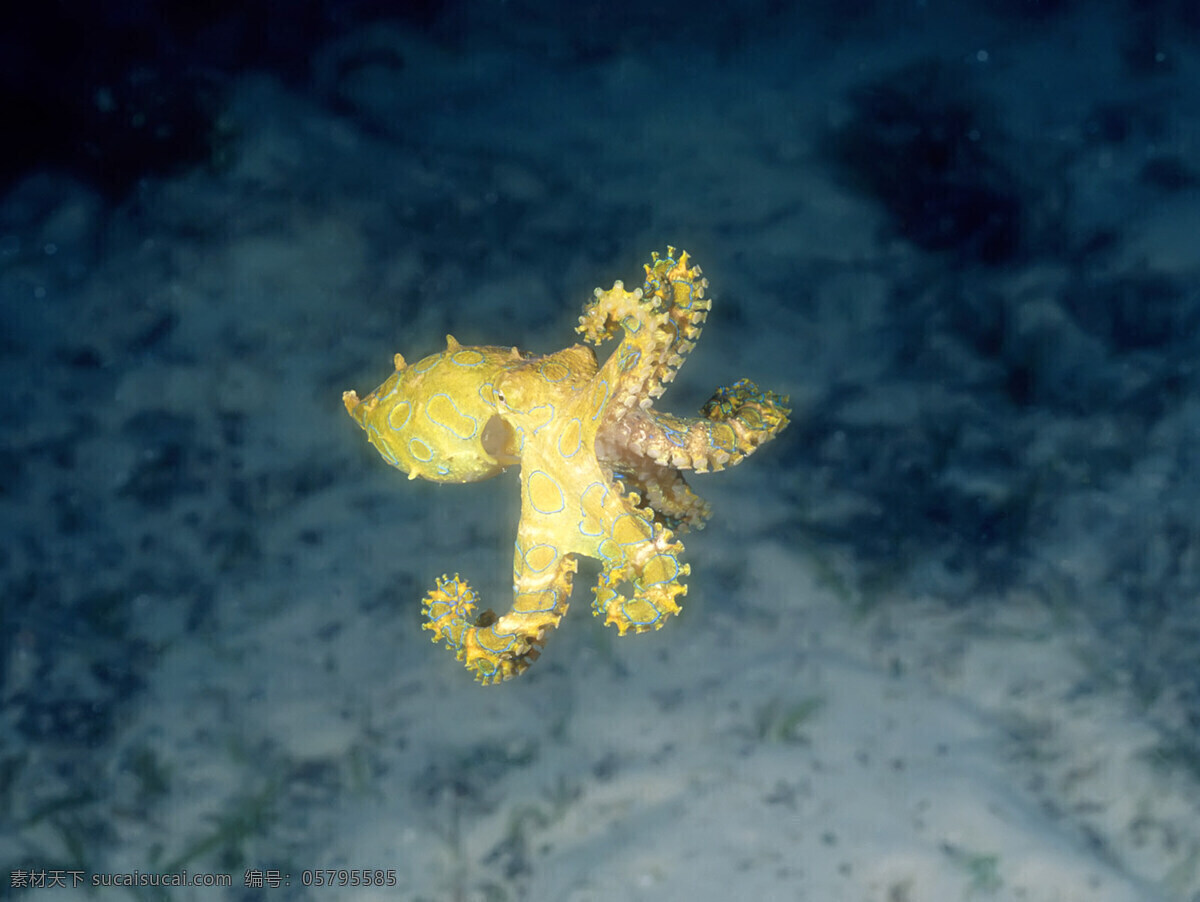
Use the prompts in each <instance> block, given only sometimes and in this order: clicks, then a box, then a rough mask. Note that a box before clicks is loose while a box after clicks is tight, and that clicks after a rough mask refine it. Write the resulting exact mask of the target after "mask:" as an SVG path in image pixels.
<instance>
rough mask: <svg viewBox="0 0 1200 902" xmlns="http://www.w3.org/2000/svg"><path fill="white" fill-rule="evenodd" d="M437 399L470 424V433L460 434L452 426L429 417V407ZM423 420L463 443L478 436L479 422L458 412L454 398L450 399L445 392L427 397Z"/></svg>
mask: <svg viewBox="0 0 1200 902" xmlns="http://www.w3.org/2000/svg"><path fill="white" fill-rule="evenodd" d="M439 398H440V399H444V400H445V402H446V403H447V404H449V405H450V409H451V410H453V411H454V412H455V413H456V414H458V416H460V417H462V418H463V419H464V420H466V421H468V422H469V423H470V424H471V431H470V432H460V431H459V430H457V429H455V428H454V426H452V425H451V424H449V423H443V422H442V421H441V420H437V419H435V418H434V417H433V416H431V415H430V412H429V405H430V404H431V403H432V402H433V401H435V400H438V399H439ZM425 419H427V420H429V422H431V423H433V425H435V426H438V427H440V428H442V429H445V430H446V431H447V432H449V433H450V434H451V435H452V436H454V437H455V438H457V439H461V440H463V441H467V440H468V439H473V438H474V437H475V436H477V435H478V434H479V421H478V420H477V419H475V417H473V416H471V415H470V414H467V413H463V412H462V411H461V410H459V409H458V404H456V403H455V401H454V398H452V397H451V396H450V395H448V394H446V393H445V392H438V393H437V394H436V395H430V396H429V400H428V401H426V402H425Z"/></svg>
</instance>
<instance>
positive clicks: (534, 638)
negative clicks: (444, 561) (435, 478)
mask: <svg viewBox="0 0 1200 902" xmlns="http://www.w3.org/2000/svg"><path fill="white" fill-rule="evenodd" d="M517 556H518V558H519V557H520V556H521V551H520V548H519V547H518V551H517ZM577 567H578V564H577V563H576V561H575V558H574V556H573V555H566V556H564V557H563V558H562V560H561V561H560V562H559V564H558V566H557V567H555V568H553V571H552V572H551V573H550V575H549V578H548V579H546V578H542V575H541V574H538V575H537V578H530V577H527V576H525V575H524V574H523V573H521V572H518V573H516V574H515V575H514V599H513V606H512V609H511V610H510V611H509V612H508V613H507V614H504V615H503V616H497V615H496V613H495V612H494V611H492V610H490V609H489V610H485V611H483V612H481V613H480V612H478V607H479V606H478V596H477V595H476V594H475V591H474V590H473V589H471V587H470V586H469V585H467V583H466V582H464V581H462V580H460V579H459V577H458V574H457V573H456V574H454V577H453V578H448V577H446V576H442V577H441V578H440V579H438V580H437V584H436V588H434V589H433V590H432V591H431V592H430V593H429V594H428V595H427V596H426V598H425V605H424V607H423V608H422V613H423V614H424V615H425V616H426V618H428V620H429V622H428V623H424V624H422V628H423V629H427V630H431V631H432V632H433V641H434V642H437V641H439V640H440V641H442V642H444V643H445V644H446V647H447V648H449V649H450V650H451V651H453V652H454V653H455V657H457V658H458V660H460V661H462V662H463V663H464V664H465V665H466V666H467V668H468V669H470V670H473V671H474V672H475V679H477V680H478V681H479V682H481V683H484V684H487V683H498V682H501V681H503V680H507V679H510V678H512V677H514V676H517V675H518V674H520V673H523V672H524V671H525V670H526V668H528V667H529V665H530V664H532V663H533V662H534V661H536V660H537V658H538V656H539V655H540V654H541V649H542V646H543V645H545V641H546V634H547V633H548V632H549V631H550V630H552V629H554V628H555V627H557V626H558V624H559V622H560V621H561V620H562V618H563V615H565V614H566V613H567V607H568V604H569V600H570V597H571V586H572V581H573V578H574V574H575V571H576V569H577Z"/></svg>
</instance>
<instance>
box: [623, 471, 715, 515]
mask: <svg viewBox="0 0 1200 902" xmlns="http://www.w3.org/2000/svg"><path fill="white" fill-rule="evenodd" d="M613 475H614V476H615V477H618V478H619V479H621V481H622V482H623V483H624V484H625V485H627V486H628V487H629V488H630V489H633V490H634V491H635V492H636V494H638V495H639V496H641V498H642V499H644V501H645V504H646V506H647V507H649V508H650V509H651V510H652V511H654V514H655V519H656V520H657V521H659V522H661V523H663V524H664V525H665V526H667V527H669V528H671V529H674V530H676V531H677V532H687V531H688V530H689V529H703V528H704V524H705V522H706V521H707V520H708V518H709V517H710V516H712V509H711V508H710V507H709V506H708V502H707V501H705V500H704V499H703V498H701V497H700V496H699V495H697V494H696V493H695V492H693V491H692V488H691V486H689V485H688V484H687V481H686V480H685V479H684V478H683V474H682V473H680V472H679V471H678V470H674V469H672V468H670V467H664V466H662V465H661V464H658V463H655V462H654V461H652V460H649V459H640V460H638V461H637V462H636V463H633V464H626V465H624V466H622V468H621V470H620V471H618V472H614V473H613Z"/></svg>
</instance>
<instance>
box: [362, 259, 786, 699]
mask: <svg viewBox="0 0 1200 902" xmlns="http://www.w3.org/2000/svg"><path fill="white" fill-rule="evenodd" d="M645 269H646V281H645V284H644V285H643V286H642V287H641V288H638V289H635V290H633V291H627V290H626V289H625V286H624V285H623V284H622V283H621V282H615V283H614V284H613V287H612V288H610V289H608V290H601V289H599V288H597V289H596V291H595V296H594V298H593V299H592V300H591V301H590V302H589V303H588V304H587V305H586V306H585V308H584V311H583V316H581V317H580V319H579V326H578V329H577V331H578V332H580V333H581V334H582V335H583V337H584V339H585V340H586V341H588V342H590V343H591V344H594V345H599V344H601V343H602V342H604V341H605V340H607V339H610V338H615V337H617V333H618V330H620V333H621V335H620V338H621V340H620V344H619V345H618V346H617V348H616V350H615V351H614V352H613V353H612V355H611V356H610V357H609V358H608V359H607V360H606V361H605V362H604V364H603V365H602V366H598V365H597V361H596V356H595V354H594V353H593V352H592V350H591V349H590V348H588V347H586V346H585V345H579V344H576V345H572V346H571V347H569V348H566V349H565V350H562V351H559V352H557V353H555V354H549V355H546V356H544V357H539V356H534V355H532V354H527V353H524V352H521V351H518V350H517V349H516V348H499V347H469V348H468V347H463V346H462V345H460V344H459V343H458V342H457V341H455V340H454V338H453V336H449V335H448V336H446V349H445V350H444V351H442V352H441V353H438V354H433V355H431V356H429V357H426V358H425V359H423V360H421V361H419V362H417V363H415V364H412V365H411V366H410V365H408V364H407V363H406V362H405V360H404V358H403V357H402V356H400V355H399V354H397V355H396V357H395V370H396V371H395V372H394V373H393V374H392V375H391V376H390V377H388V379H387V381H385V382H384V383H383V384H382V385H380V386H379V387H378V388H377V389H375V390H374V391H373V392H371V393H370V394H369V395H367V396H366V397H365V398H362V399H359V397H358V395H356V394H355V393H354V392H352V391H349V392H346V393H345V394H344V395H343V400H344V402H345V404H346V409H347V410H348V411H349V412H350V415H351V416H352V417H354V419H355V420H356V421H357V422H358V423H359V425H360V426H362V428H363V429H364V430H366V433H367V439H368V441H370V443H371V444H373V445H374V446H375V447H376V449H378V451H379V453H380V454H381V455H382V456H383V459H384V460H386V461H387V462H388V463H389V464H391V465H392V466H394V467H398V468H399V469H401V470H403V471H404V472H406V473H407V474H408V477H409V479H416V478H417V477H418V476H419V477H421V478H423V479H429V480H433V481H435V482H475V481H478V480H481V479H488V478H490V477H492V476H495V475H497V474H499V473H501V472H503V471H504V470H505V469H506V468H508V467H510V466H513V465H515V464H519V465H520V468H521V521H520V524H519V525H518V527H517V541H516V551H515V553H514V555H513V593H514V598H513V605H512V607H511V608H510V609H509V611H508V612H507V613H505V614H501V615H497V614H495V613H494V612H492V611H491V610H482V611H481V610H480V608H479V603H478V599H477V597H476V595H475V592H474V591H473V590H472V589H471V588H470V587H469V586H468V585H467V583H466V582H464V581H462V580H460V579H459V578H458V575H457V574H455V575H454V576H453V577H446V576H442V577H441V578H440V579H438V580H437V581H436V587H435V588H434V589H433V590H432V591H431V592H430V593H429V594H428V595H427V596H426V598H425V604H424V608H423V612H424V614H425V616H426V618H427V620H428V622H427V623H425V624H424V627H425V629H428V630H431V631H432V632H433V634H434V641H438V640H442V641H444V642H445V643H446V644H447V645H448V646H449V647H450V648H451V649H452V650H453V651H454V652H455V653H456V655H457V656H458V658H459V660H461V661H463V662H464V663H465V664H466V666H467V667H469V668H470V669H472V670H473V671H474V672H475V675H476V677H477V678H478V679H479V680H480V681H481V682H483V683H492V682H498V681H500V680H506V679H509V678H510V677H513V676H516V675H517V674H519V673H521V672H522V671H524V670H525V668H527V667H528V666H529V664H530V663H531V662H532V661H534V660H535V659H536V658H537V657H538V655H539V654H540V650H541V648H542V646H543V645H544V643H545V640H546V636H547V634H548V633H549V631H550V630H552V629H554V628H555V627H556V626H558V623H559V621H560V620H562V618H563V615H564V614H565V613H566V611H567V605H568V602H569V600H570V596H571V584H572V578H573V576H574V574H575V571H576V567H577V564H576V557H577V556H578V555H585V556H587V557H591V558H595V559H597V560H598V561H599V562H600V565H601V572H600V579H599V582H598V584H597V585H596V587H595V589H594V590H593V592H594V595H595V597H594V599H593V601H592V609H593V611H594V612H595V613H596V615H597V616H600V617H603V618H604V622H605V624H606V625H613V626H616V628H617V630H618V631H619V632H620V634H621V635H624V634H625V633H627V632H630V631H632V632H637V633H640V632H645V631H646V630H650V629H658V628H659V627H661V626H662V625H663V624H664V623H665V622H666V620H667V618H669V617H670V616H671V615H672V614H677V613H679V598H680V597H681V596H683V595H685V594H687V587H686V586H685V585H684V583H683V578H684V577H685V576H687V575H688V573H689V567H688V565H687V564H683V563H681V562H680V560H679V557H680V555H681V553H682V552H683V546H682V545H681V544H680V543H679V542H678V541H677V540H676V538H675V534H676V533H682V532H686V531H687V529H689V528H699V527H701V526H703V525H704V521H705V520H707V519H708V516H709V508H708V505H707V504H706V503H705V502H704V501H703V500H702V499H701V498H700V497H699V496H697V495H696V494H695V493H693V492H692V490H691V489H690V488H689V487H688V485H687V483H686V482H685V481H684V479H683V474H682V472H681V471H683V470H695V471H696V472H697V473H705V472H708V471H713V470H721V469H724V468H725V467H728V466H732V465H734V464H737V463H740V462H741V461H742V460H743V459H744V458H746V457H747V456H748V455H749V454H751V453H752V452H753V451H754V450H755V449H756V448H757V447H758V446H759V445H761V444H763V442H766V441H769V440H770V439H772V438H774V437H775V436H776V435H777V434H778V433H779V431H780V430H782V429H783V428H784V427H785V426H786V425H787V423H788V419H787V417H788V414H789V413H790V412H791V411H789V410H788V409H787V408H786V407H785V406H784V405H786V404H787V400H788V399H787V398H786V397H781V396H779V395H776V394H775V393H773V392H770V391H760V390H759V389H758V387H757V386H756V385H755V384H754V383H753V382H750V381H749V380H747V379H743V380H741V381H740V382H737V383H735V384H734V385H732V386H730V387H727V388H720V389H718V390H717V392H716V394H714V395H713V397H712V398H711V399H710V400H709V401H708V402H707V403H706V404H705V405H704V407H703V408H702V409H701V411H700V416H699V417H677V416H673V415H672V414H669V413H663V412H661V411H657V410H655V409H654V408H653V404H654V400H655V399H656V398H658V397H659V396H660V395H661V394H662V393H663V390H664V388H665V386H666V385H667V383H669V382H670V381H671V380H672V379H673V378H674V377H675V373H676V372H677V371H678V369H679V367H680V365H681V364H682V363H683V361H684V358H685V357H686V356H687V354H688V352H689V351H691V349H692V348H693V347H694V345H695V343H696V339H697V338H699V336H700V330H701V327H702V324H703V322H704V319H705V317H706V316H707V315H708V311H709V307H710V306H711V301H710V300H709V299H707V298H705V296H704V291H705V289H706V288H707V286H708V282H707V281H706V280H705V279H703V278H702V277H701V274H700V269H699V267H696V266H689V261H688V255H687V254H686V253H681V254H678V255H676V253H675V249H674V248H668V250H667V254H666V256H663V257H660V256H659V255H658V254H655V255H654V257H653V260H652V262H651V263H650V264H648V265H647V266H646V267H645Z"/></svg>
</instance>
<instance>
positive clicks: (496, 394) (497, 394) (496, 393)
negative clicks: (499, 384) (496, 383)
mask: <svg viewBox="0 0 1200 902" xmlns="http://www.w3.org/2000/svg"><path fill="white" fill-rule="evenodd" d="M492 397H493V398H494V399H495V400H496V401H497V403H500V404H503V403H504V392H502V391H500V389H498V388H493V389H492Z"/></svg>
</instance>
